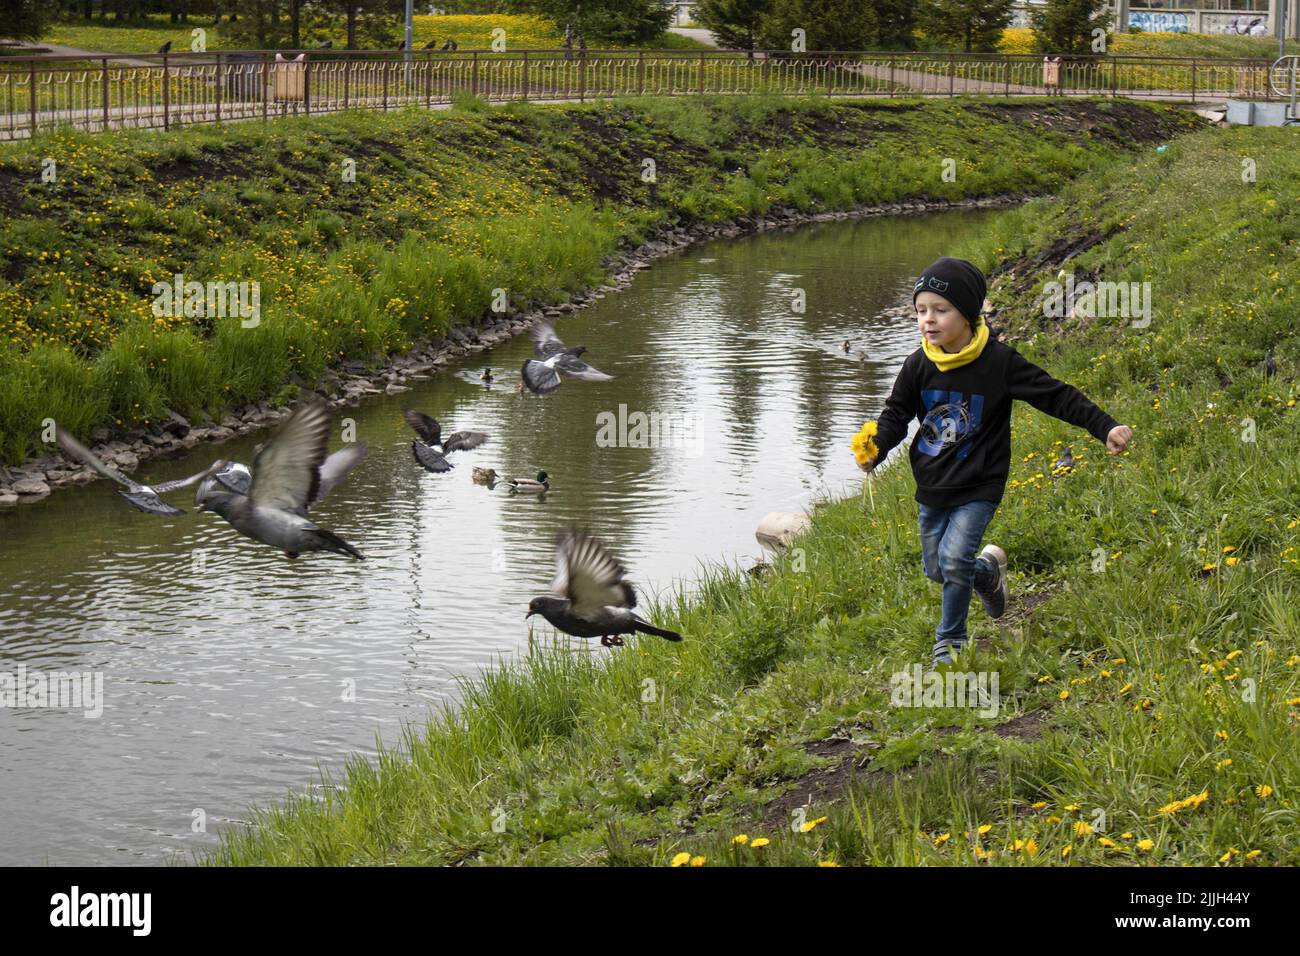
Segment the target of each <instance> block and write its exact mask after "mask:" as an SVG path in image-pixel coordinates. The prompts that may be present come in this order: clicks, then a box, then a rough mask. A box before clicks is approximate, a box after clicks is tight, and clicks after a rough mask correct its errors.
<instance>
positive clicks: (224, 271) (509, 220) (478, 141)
mask: <svg viewBox="0 0 1300 956" xmlns="http://www.w3.org/2000/svg"><path fill="white" fill-rule="evenodd" d="M462 105H463V106H464V108H460V109H456V110H453V111H449V112H435V113H427V112H423V111H411V112H405V113H392V114H336V115H331V116H328V117H319V118H312V119H289V120H284V121H278V122H276V123H274V124H269V125H266V124H262V123H256V122H252V123H239V124H233V125H231V126H230V127H228V128H217V127H204V128H192V129H189V130H185V131H181V132H177V133H172V134H169V135H160V134H158V133H150V132H133V133H111V134H94V135H89V134H74V133H58V134H53V135H51V136H48V137H43V138H42V139H41V140H39V141H38V142H36V143H34V144H32V143H23V144H11V145H8V146H6V147H4V148H3V149H0V187H2V188H3V192H0V196H5V197H6V199H5V200H4V201H5V202H6V203H7V208H6V209H5V213H6V214H5V215H4V217H3V219H0V461H8V462H15V463H16V462H19V461H21V460H22V459H23V458H24V457H25V456H28V455H31V454H33V453H40V452H41V451H43V450H44V449H43V446H42V445H41V443H40V433H41V424H40V423H41V422H42V421H43V420H44V419H45V418H47V417H53V418H55V419H56V420H58V421H59V422H60V423H62V424H63V425H64V426H65V427H67V428H68V429H70V430H72V431H74V432H77V433H88V432H89V431H90V430H91V429H92V428H94V427H95V426H97V425H107V426H110V427H111V428H116V429H120V430H125V429H128V428H130V427H132V426H133V425H135V424H137V423H140V422H146V421H149V420H152V419H156V418H159V417H163V416H165V415H166V412H167V409H169V408H172V409H176V410H178V411H180V412H182V413H183V414H186V415H195V414H197V415H198V416H199V417H200V418H202V417H203V416H204V415H211V416H214V417H219V416H220V415H222V414H224V412H225V411H227V410H229V409H230V408H234V407H238V406H240V405H242V404H245V403H247V402H250V401H260V400H271V399H277V398H280V397H283V395H284V392H285V383H286V382H288V381H292V380H295V377H296V378H297V379H298V380H302V381H306V382H309V383H311V382H319V381H321V379H322V376H324V375H325V374H326V372H327V371H328V369H330V368H331V367H333V366H335V365H336V364H337V363H339V362H340V361H342V360H344V359H359V360H362V361H365V362H372V363H375V364H378V363H380V362H381V361H382V360H383V358H384V357H385V356H386V355H388V354H389V353H391V352H395V351H401V350H404V349H409V348H410V347H411V346H412V344H413V343H415V342H417V341H420V340H422V339H425V338H427V337H430V336H435V335H438V334H441V333H444V332H446V331H447V330H448V329H449V328H451V327H452V326H453V325H458V324H472V323H475V322H477V321H479V319H480V318H481V317H482V316H483V315H484V314H485V312H486V309H487V307H488V304H489V300H490V291H491V290H492V289H494V288H506V289H508V290H509V295H510V300H511V302H512V303H513V304H515V305H517V306H519V307H524V306H527V305H530V304H537V303H553V302H558V301H562V300H564V299H566V298H567V297H568V296H569V294H570V293H572V292H574V291H575V290H577V289H579V288H583V287H586V286H589V285H592V284H594V283H595V282H596V281H598V280H599V278H600V277H601V276H602V275H603V272H604V269H603V266H602V263H603V261H604V259H605V257H606V256H607V255H608V254H610V253H611V252H613V251H614V250H615V249H616V248H618V247H619V246H620V245H628V244H634V243H636V242H639V241H641V240H642V239H643V238H644V236H645V235H646V234H647V232H648V231H649V230H650V229H652V228H653V227H656V226H659V225H663V224H665V223H668V222H675V221H682V220H707V221H721V220H726V219H731V218H734V217H736V216H738V215H742V214H746V213H751V212H766V211H768V210H769V209H771V208H772V207H773V206H776V205H786V206H793V207H797V208H799V209H803V210H812V209H825V208H841V207H845V206H850V205H852V204H854V203H867V202H883V201H892V200H896V199H903V198H907V197H915V196H941V197H947V198H953V199H956V198H960V197H962V196H983V195H995V194H999V193H1008V192H1020V191H1028V192H1044V191H1048V190H1051V189H1053V188H1056V187H1058V186H1059V185H1060V184H1061V183H1062V182H1064V181H1065V180H1066V179H1068V178H1069V177H1072V176H1075V175H1077V174H1078V173H1079V172H1081V171H1082V170H1084V169H1086V168H1088V167H1089V166H1090V165H1092V164H1094V163H1096V162H1099V161H1101V160H1102V159H1103V158H1105V157H1107V156H1111V155H1114V154H1115V153H1117V152H1119V151H1121V150H1123V149H1126V148H1132V146H1133V145H1134V143H1135V141H1137V142H1140V141H1142V140H1144V139H1150V138H1152V137H1155V138H1158V139H1162V140H1163V139H1164V138H1167V137H1168V136H1169V135H1173V134H1175V133H1176V132H1178V131H1180V130H1185V129H1188V128H1190V126H1191V124H1192V123H1194V122H1195V120H1194V118H1190V117H1189V116H1188V114H1184V113H1181V112H1178V111H1174V110H1168V109H1162V108H1155V109H1149V108H1147V107H1144V106H1135V105H1131V104H1118V103H1116V104H1111V103H1106V104H1091V103H1073V102H1072V103H1068V104H1055V105H1046V106H1044V105H1042V104H1040V108H1041V109H1043V110H1046V112H1045V113H1044V114H1043V115H1045V116H1046V115H1049V114H1050V115H1053V116H1057V117H1059V118H1060V120H1061V125H1060V127H1059V129H1060V131H1054V132H1046V133H1044V132H1041V131H1039V130H1038V129H1036V128H1035V127H1033V126H1032V125H1029V124H1026V123H1025V122H1024V121H1023V120H1022V119H1021V118H1020V116H1021V114H1020V112H1019V110H1020V106H1019V105H1018V104H1017V106H1016V107H1015V108H1014V109H1013V110H1012V112H1011V113H1010V114H1004V113H1003V112H1002V111H1001V108H1000V107H998V106H996V105H991V104H988V103H980V104H968V103H933V104H925V105H919V104H917V103H915V102H906V101H898V102H892V103H891V102H879V103H874V104H861V103H846V102H835V101H827V100H824V99H810V100H789V99H777V98H772V99H763V98H713V99H700V100H694V101H690V102H687V101H683V100H680V99H662V100H658V99H653V98H649V99H641V100H635V101H606V102H603V103H597V104H593V105H589V106H586V107H572V108H546V107H532V106H524V105H512V106H509V107H505V108H486V107H484V105H483V104H482V103H481V102H479V101H474V100H469V99H466V100H464V101H463V104H462ZM864 143H866V144H867V145H866V147H865V148H864V146H863V144H864ZM918 143H921V144H924V145H922V146H917V145H916V144H918ZM646 156H653V157H654V158H655V159H656V162H657V167H658V176H657V182H655V183H645V182H643V181H642V179H641V175H640V173H641V168H642V159H643V158H644V157H646ZM949 156H952V157H960V158H961V163H960V166H959V169H958V177H957V181H956V182H952V183H945V182H942V181H941V172H942V168H943V167H942V160H943V158H944V157H949ZM46 158H54V159H56V160H57V163H58V165H57V169H58V171H59V172H58V181H57V182H56V183H45V182H42V180H41V177H40V170H41V168H42V163H43V161H44V160H45V159H46ZM882 158H887V159H888V161H887V162H885V161H882ZM344 160H355V162H356V182H355V183H344V182H342V175H341V174H342V167H343V163H344ZM736 169H740V170H743V171H744V172H743V174H742V175H736V174H735V173H734V172H733V171H734V170H736ZM178 272H179V273H182V274H183V275H185V277H186V278H187V279H199V280H203V281H206V280H209V279H214V280H220V281H243V282H253V281H256V282H259V283H260V284H261V304H262V316H261V324H260V325H259V326H258V327H256V328H253V329H246V328H243V327H242V325H241V324H240V323H237V322H233V321H224V320H215V319H208V318H204V317H202V316H198V317H190V318H185V317H183V316H176V317H161V318H158V317H155V316H154V315H153V308H152V306H153V303H154V298H155V296H154V293H153V291H152V290H153V285H154V283H155V282H164V281H170V280H171V277H172V276H173V275H174V274H175V273H178ZM182 370H183V371H182Z"/></svg>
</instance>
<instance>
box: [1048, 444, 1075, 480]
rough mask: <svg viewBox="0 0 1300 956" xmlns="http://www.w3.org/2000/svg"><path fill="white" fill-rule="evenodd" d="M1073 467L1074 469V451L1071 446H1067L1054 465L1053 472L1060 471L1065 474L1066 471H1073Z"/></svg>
mask: <svg viewBox="0 0 1300 956" xmlns="http://www.w3.org/2000/svg"><path fill="white" fill-rule="evenodd" d="M1073 469H1074V453H1073V452H1072V451H1071V450H1070V449H1069V448H1067V449H1065V454H1064V455H1062V456H1061V457H1060V458H1058V459H1057V460H1056V464H1055V465H1053V466H1052V474H1056V473H1057V472H1058V471H1059V472H1061V473H1062V474H1064V473H1065V472H1067V471H1072V470H1073Z"/></svg>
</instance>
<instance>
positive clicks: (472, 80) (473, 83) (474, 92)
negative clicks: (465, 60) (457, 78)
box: [469, 50, 478, 96]
mask: <svg viewBox="0 0 1300 956" xmlns="http://www.w3.org/2000/svg"><path fill="white" fill-rule="evenodd" d="M469 92H470V95H471V96H478V50H475V51H474V62H473V63H472V64H471V65H470V68H469Z"/></svg>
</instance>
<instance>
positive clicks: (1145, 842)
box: [1137, 839, 1156, 853]
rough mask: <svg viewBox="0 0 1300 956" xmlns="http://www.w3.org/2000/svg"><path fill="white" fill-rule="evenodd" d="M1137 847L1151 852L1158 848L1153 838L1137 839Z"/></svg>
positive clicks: (1144, 851)
mask: <svg viewBox="0 0 1300 956" xmlns="http://www.w3.org/2000/svg"><path fill="white" fill-rule="evenodd" d="M1137 848H1138V849H1139V850H1141V851H1142V852H1143V853H1150V852H1151V851H1152V850H1154V849H1155V848H1156V841H1155V840H1151V839H1142V840H1138V841H1137Z"/></svg>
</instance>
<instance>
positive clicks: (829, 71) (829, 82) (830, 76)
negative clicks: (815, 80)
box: [826, 53, 835, 96]
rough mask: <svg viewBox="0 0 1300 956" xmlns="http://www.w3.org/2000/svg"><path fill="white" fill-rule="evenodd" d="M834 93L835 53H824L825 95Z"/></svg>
mask: <svg viewBox="0 0 1300 956" xmlns="http://www.w3.org/2000/svg"><path fill="white" fill-rule="evenodd" d="M834 94H835V54H834V53H828V54H826V95H827V96H833V95H834Z"/></svg>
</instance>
